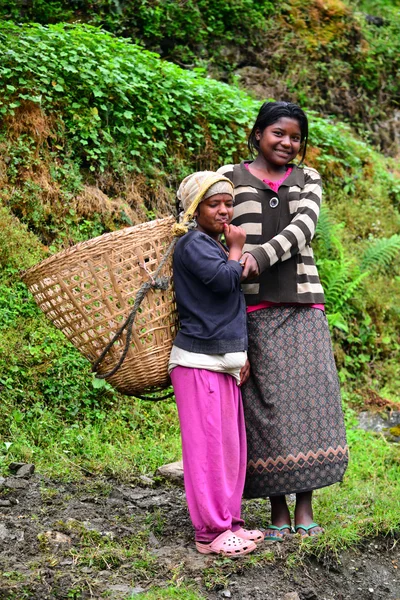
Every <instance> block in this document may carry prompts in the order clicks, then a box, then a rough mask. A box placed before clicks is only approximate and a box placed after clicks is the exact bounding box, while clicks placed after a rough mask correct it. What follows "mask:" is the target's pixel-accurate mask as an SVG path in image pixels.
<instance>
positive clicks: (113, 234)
mask: <svg viewBox="0 0 400 600" xmlns="http://www.w3.org/2000/svg"><path fill="white" fill-rule="evenodd" d="M162 222H166V223H167V222H170V223H171V225H172V224H173V223H175V222H176V219H175V217H174V216H173V215H169V216H167V217H161V218H159V219H153V220H152V221H145V222H144V223H138V224H137V225H132V226H130V227H123V228H122V229H118V230H117V231H109V232H107V233H102V234H101V235H98V236H96V237H94V238H91V239H89V240H84V241H83V242H78V243H77V244H75V245H74V246H71V247H69V248H65V249H64V250H60V251H59V252H57V253H56V254H53V255H52V256H48V257H47V258H45V259H44V260H42V261H40V262H38V263H37V264H36V265H33V266H32V267H29V269H25V270H23V271H20V274H19V275H20V277H21V279H22V280H23V281H24V280H25V278H29V276H30V275H32V274H33V273H35V272H36V271H37V270H39V269H42V268H43V267H47V266H49V265H52V264H53V263H56V262H57V261H59V260H60V259H63V258H67V257H69V256H70V255H73V254H78V253H79V252H80V251H86V250H90V249H92V248H95V247H96V246H97V245H98V244H99V243H100V240H101V241H102V242H103V241H105V240H106V241H109V240H111V241H113V240H116V239H120V238H124V237H127V236H129V235H132V233H134V232H135V231H140V230H141V229H144V228H150V229H153V228H154V227H155V226H156V225H158V224H160V223H162Z"/></svg>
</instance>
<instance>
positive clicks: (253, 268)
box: [240, 252, 260, 281]
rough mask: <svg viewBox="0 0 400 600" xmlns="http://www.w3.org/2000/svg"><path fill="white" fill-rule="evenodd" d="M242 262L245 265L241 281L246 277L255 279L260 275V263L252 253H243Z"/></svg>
mask: <svg viewBox="0 0 400 600" xmlns="http://www.w3.org/2000/svg"><path fill="white" fill-rule="evenodd" d="M240 264H241V265H242V266H243V273H242V277H241V279H240V280H241V281H244V279H254V278H255V277H258V276H259V274H260V269H259V267H258V263H257V261H256V259H255V258H254V256H253V255H252V254H248V253H247V252H246V253H245V254H243V256H242V258H241V259H240Z"/></svg>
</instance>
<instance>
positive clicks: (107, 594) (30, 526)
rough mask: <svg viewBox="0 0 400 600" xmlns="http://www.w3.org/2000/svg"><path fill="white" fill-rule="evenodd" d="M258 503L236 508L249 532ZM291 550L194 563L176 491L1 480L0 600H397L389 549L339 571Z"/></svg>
mask: <svg viewBox="0 0 400 600" xmlns="http://www.w3.org/2000/svg"><path fill="white" fill-rule="evenodd" d="M260 502H264V501H259V502H258V503H257V501H251V502H250V501H249V502H245V506H244V511H245V513H246V515H245V516H246V518H247V522H248V525H249V526H252V525H255V524H256V523H253V522H252V520H253V519H254V518H255V515H257V514H259V511H260V510H263V511H265V510H266V506H265V504H263V505H262V506H261V505H260ZM300 544H301V542H300V541H299V540H298V539H297V538H293V539H292V540H289V541H288V542H285V543H284V544H278V543H268V544H262V545H260V546H259V547H258V549H257V551H256V552H255V553H254V554H251V555H248V556H247V557H243V558H241V559H238V560H236V561H232V560H229V559H225V560H224V559H220V558H216V557H208V556H202V555H199V554H198V553H197V552H196V551H195V549H194V546H193V542H192V530H191V526H190V523H189V519H188V515H187V510H186V504H185V498H184V493H183V489H182V488H181V487H179V486H171V485H170V484H165V483H160V482H157V481H154V480H152V479H150V478H146V477H144V478H142V480H141V481H138V482H136V483H135V484H134V485H126V484H120V483H118V482H114V481H108V480H104V479H96V478H84V479H82V480H81V481H80V482H78V483H68V484H66V483H57V482H55V481H50V480H48V479H46V478H44V477H42V476H40V475H34V476H29V478H15V477H10V478H7V479H3V478H0V599H1V600H24V599H29V600H47V599H49V600H50V599H56V598H57V599H58V598H60V599H61V598H65V599H67V598H68V599H76V600H78V599H88V598H94V599H96V600H103V599H104V600H106V599H112V600H127V599H128V598H129V599H130V598H134V597H136V595H137V597H138V598H140V597H141V594H142V593H143V592H144V591H145V590H148V589H150V588H152V587H154V586H161V587H166V586H168V585H172V584H175V585H181V586H182V587H183V588H186V587H188V586H190V585H191V584H193V585H197V586H199V587H200V589H201V591H202V593H203V595H204V597H205V598H210V599H215V600H216V599H217V598H218V599H221V598H232V599H234V600H250V599H256V600H261V599H262V600H284V599H285V600H289V599H290V600H298V599H300V600H371V599H374V600H380V599H382V600H400V578H399V573H398V571H399V570H400V543H399V544H397V542H396V540H394V539H388V538H386V539H376V540H368V541H365V542H364V543H363V544H362V545H360V546H359V547H357V548H356V549H353V550H352V551H351V552H345V553H343V554H342V555H341V556H340V558H339V562H338V561H337V560H334V559H333V558H332V557H329V556H325V557H324V559H323V560H319V561H318V560H317V559H316V558H315V557H314V558H313V557H311V558H310V557H308V558H303V559H301V556H302V552H301V549H300ZM287 594H289V595H287ZM285 596H286V598H285Z"/></svg>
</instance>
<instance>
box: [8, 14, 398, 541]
mask: <svg viewBox="0 0 400 600" xmlns="http://www.w3.org/2000/svg"><path fill="white" fill-rule="evenodd" d="M19 31H23V36H21V37H19ZM10 32H11V33H10ZM2 33H3V38H2V39H3V43H5V44H7V45H8V49H9V51H10V52H9V55H8V56H9V59H10V60H9V62H8V63H6V64H4V65H2V68H3V71H2V77H3V78H4V79H6V81H5V83H6V85H8V86H10V88H6V89H7V94H8V95H7V96H6V95H5V96H4V97H3V105H2V107H3V109H4V112H3V128H2V130H1V140H0V143H1V145H2V150H3V151H2V157H3V158H2V161H1V169H0V174H1V177H2V189H3V194H2V207H1V212H0V222H1V228H0V260H1V265H2V267H3V271H2V274H1V285H0V315H1V318H0V323H1V325H0V372H1V376H0V385H1V386H2V389H1V400H0V409H1V411H2V414H3V415H4V418H3V420H2V422H1V424H0V436H1V440H2V445H1V446H0V461H1V462H0V465H2V466H3V469H4V472H5V471H6V465H7V464H8V463H9V462H10V461H11V460H32V461H34V462H35V463H36V464H37V467H38V469H39V470H40V471H42V472H44V473H47V474H49V475H52V476H54V477H57V478H71V477H75V478H78V477H80V474H81V468H82V467H83V468H84V469H87V470H89V471H91V472H95V473H99V474H100V473H101V474H104V475H112V476H115V477H117V478H125V479H130V480H132V479H133V478H134V476H135V475H137V474H138V473H140V472H152V471H153V470H154V469H155V468H156V467H157V466H158V465H159V464H160V463H161V462H167V461H169V460H174V459H176V458H178V457H179V432H178V426H177V419H176V412H175V407H174V405H173V404H172V403H162V404H149V403H143V402H141V401H138V400H132V399H128V398H125V397H121V396H119V395H118V394H116V393H115V392H114V391H113V390H112V389H110V388H109V387H108V386H105V387H102V388H100V389H97V388H96V387H94V386H93V384H92V382H91V377H90V369H89V365H88V364H87V363H86V361H84V360H83V359H82V358H81V357H80V356H79V354H78V353H77V351H75V349H73V348H72V347H71V346H70V345H69V344H68V343H67V342H66V341H64V340H63V339H62V337H61V335H60V334H58V333H57V332H56V331H55V330H54V329H53V328H52V327H51V326H49V325H48V324H47V323H46V321H45V319H44V318H43V317H42V316H41V315H40V314H39V311H38V310H37V309H36V308H35V305H34V304H33V302H32V300H31V299H30V297H29V295H28V294H27V292H26V290H25V288H24V286H23V285H22V284H21V283H19V280H18V269H19V268H23V267H27V266H29V265H30V264H32V263H35V262H36V261H37V260H38V259H39V258H40V257H41V256H44V255H46V254H48V253H49V252H52V251H54V250H56V249H57V248H59V247H62V246H66V245H68V244H69V243H71V242H75V241H78V240H79V239H84V238H85V237H91V236H92V235H93V234H96V233H98V232H101V231H105V230H108V229H112V228H116V227H120V226H121V225H122V224H124V216H123V215H125V217H126V216H127V215H128V214H131V215H132V216H134V215H137V218H138V219H140V218H145V215H146V213H147V214H148V213H149V212H150V211H155V212H157V211H161V212H162V211H163V210H164V211H165V210H167V208H168V200H169V201H171V200H172V197H173V193H172V190H173V189H174V187H175V185H176V182H177V179H178V178H179V177H181V176H182V174H184V173H187V172H189V171H190V170H192V169H193V168H196V167H198V166H203V165H204V164H207V166H217V165H218V164H221V163H222V162H225V161H226V160H237V158H238V156H239V155H240V154H241V155H242V156H245V150H244V140H245V130H246V126H247V125H248V124H250V123H251V121H252V119H253V118H254V112H255V110H256V107H257V106H258V103H257V102H255V101H254V100H252V99H251V98H250V97H247V96H246V95H245V94H244V93H241V92H239V91H238V90H237V89H231V88H229V87H228V86H225V85H223V84H220V83H217V82H213V81H210V80H207V79H202V78H200V77H198V76H196V75H193V74H192V73H188V72H186V71H182V70H181V69H179V68H178V67H175V66H173V65H168V64H166V63H160V62H159V61H158V59H157V57H154V56H152V55H147V54H146V53H144V52H142V51H140V50H138V49H137V48H134V47H131V46H130V45H129V44H128V43H126V42H123V41H119V40H115V39H113V38H112V37H111V36H107V35H105V34H101V33H99V32H96V31H95V30H91V29H85V28H81V27H74V28H69V29H67V30H65V31H64V29H63V28H62V27H58V28H55V29H52V30H50V31H49V30H45V29H41V28H39V27H34V28H29V27H27V28H26V29H24V30H18V28H17V29H14V28H13V27H12V26H11V25H9V26H7V28H6V29H5V30H4V29H3V32H2ZM21 39H23V40H24V44H23V45H22V46H21V43H20V40H21ZM40 45H41V46H40ZM38 46H40V48H41V50H42V51H43V52H44V51H45V50H46V51H47V53H48V55H49V57H50V58H49V60H48V63H47V64H46V72H45V73H43V72H40V71H39V70H38V66H40V65H38V63H35V60H34V59H35V55H37V52H38ZM49 49H51V52H50V51H49ZM62 53H64V54H62ZM101 57H104V58H103V59H102V60H100V59H101ZM110 57H112V61H113V65H114V69H113V70H112V71H109V70H108V67H107V65H108V63H109V60H110ZM62 60H64V61H66V62H67V64H69V65H73V66H74V69H75V71H72V73H73V75H71V78H69V75H67V74H66V73H68V71H67V70H66V69H65V65H64V66H63V65H62ZM116 64H118V70H116V68H115V65H116ZM32 65H33V66H34V68H33V66H32ZM95 65H97V67H96V69H97V70H95V71H94V74H93V79H91V78H90V77H89V76H88V73H90V72H91V71H93V69H95ZM60 78H62V81H61V80H60ZM21 80H22V81H23V82H24V83H23V84H21ZM93 81H95V87H96V90H95V93H94V89H93ZM154 83H155V84H156V93H155V92H154V88H153V87H152V84H154ZM58 85H60V86H61V87H62V90H60V89H57V86H58ZM40 86H42V88H41V87H40ZM147 94H149V95H148V96H147ZM39 95H41V99H40V102H39V101H38V100H37V97H38V96H39ZM24 96H25V97H24ZM188 97H189V98H190V102H188V103H187V104H185V103H183V99H184V98H188ZM35 98H36V100H35ZM153 101H154V102H155V105H154V108H153V110H150V111H149V110H148V109H149V107H152V102H153ZM74 104H76V105H77V106H74ZM12 105H14V106H12ZM103 106H104V107H105V108H103ZM166 107H167V108H168V111H169V112H168V113H166V110H167V108H166ZM185 107H186V108H185ZM141 111H143V112H141ZM186 111H187V112H186ZM13 112H14V114H13ZM125 113H126V115H125V118H126V120H127V121H128V123H130V121H131V120H132V119H133V121H134V123H133V125H132V126H131V125H127V126H126V129H124V127H123V125H124V123H125V121H124V114H125ZM144 114H146V119H143V118H141V117H142V115H144ZM90 115H91V117H90V118H89V116H90ZM86 117H87V118H86ZM138 122H141V123H142V125H143V127H144V128H145V137H144V138H140V137H139V138H138V136H136V137H135V136H132V135H131V133H132V130H133V129H134V128H135V125H136V124H137V123H138ZM146 127H148V129H146ZM153 127H155V128H156V131H153V129H152V128H153ZM311 136H312V144H313V146H312V148H311V149H310V154H309V162H310V163H311V164H313V165H314V166H316V167H318V168H319V169H320V170H321V172H322V173H323V176H324V179H325V181H326V198H327V204H328V205H329V206H330V209H331V213H332V215H333V217H334V219H336V220H340V221H344V222H345V223H346V226H345V228H344V229H342V230H335V228H334V227H332V226H331V231H330V232H328V233H326V234H325V236H321V239H320V241H319V242H318V245H317V247H318V248H320V256H321V257H322V256H323V252H324V250H323V242H324V241H325V242H326V241H329V240H332V239H333V237H334V236H333V233H335V235H336V237H338V239H339V246H336V250H331V254H330V255H329V253H328V257H330V260H333V261H336V263H334V265H333V267H334V266H335V264H336V265H340V264H341V263H340V252H342V253H343V252H344V253H345V255H346V256H347V258H348V260H350V261H352V264H353V265H355V266H357V264H358V262H359V258H360V255H361V254H362V253H363V250H364V249H365V248H366V247H367V246H368V244H370V243H371V241H374V240H375V239H377V238H381V237H389V236H391V235H393V234H398V233H399V232H400V224H399V223H400V221H399V213H398V202H399V196H398V194H399V180H398V178H397V177H396V175H395V174H394V164H393V163H391V162H390V161H388V160H387V159H385V158H384V157H382V156H380V155H379V154H378V153H376V152H374V151H373V150H372V149H371V148H369V147H368V146H367V145H366V144H365V143H364V142H361V141H360V140H358V139H357V138H355V137H354V136H353V134H352V133H351V131H349V130H348V129H347V128H345V127H343V126H339V125H337V124H335V123H334V122H328V121H326V120H325V119H321V118H319V117H318V116H317V115H314V116H313V118H312V128H311ZM143 139H146V140H147V141H148V140H149V139H151V140H152V143H151V144H147V143H146V144H145V145H144V144H143ZM82 140H84V141H86V144H82ZM110 146H112V152H111V154H107V148H108V147H110ZM135 153H136V154H135ZM149 156H152V157H153V158H156V159H157V160H156V161H152V163H151V169H148V164H149ZM173 163H174V164H175V167H174V171H173V173H172V177H171V175H170V173H169V167H171V166H172V164H173ZM177 165H178V167H177ZM146 176H147V178H148V179H147V180H146V179H145V177H146ZM140 177H142V179H140ZM168 184H169V185H168ZM132 185H136V187H137V188H138V189H140V190H141V193H139V192H138V196H135V198H134V199H132V198H131V197H129V195H128V190H129V189H130V187H131V186H132ZM140 185H142V187H140ZM84 186H86V187H84ZM94 186H97V188H98V189H100V191H101V192H102V193H103V194H104V196H105V198H106V199H108V201H109V202H114V205H113V206H114V212H113V210H112V206H111V205H110V204H107V201H106V200H104V198H103V197H102V198H103V200H104V203H103V205H102V210H101V211H96V210H93V209H91V210H92V212H90V207H89V208H88V206H87V204H88V202H87V203H86V205H84V206H82V202H81V203H79V202H77V201H76V199H77V197H78V196H79V195H80V194H82V189H86V191H87V190H89V191H90V190H92V192H93V189H92V188H93V187H94ZM151 186H153V188H152V187H151ZM154 186H155V188H156V189H157V190H159V191H160V192H161V191H162V193H163V194H164V196H163V197H164V198H165V200H164V204H163V205H162V206H161V207H160V206H157V204H156V203H154V204H152V199H153V198H154ZM171 188H172V189H171ZM89 191H87V193H88V194H89ZM60 197H61V198H62V202H57V200H59V199H60ZM138 197H139V200H138ZM141 204H143V206H144V208H143V209H142V210H143V212H142V213H140V212H139V213H138V210H139V209H138V205H139V207H140V206H141ZM129 210H130V211H132V212H131V213H129ZM85 211H86V212H85ZM13 215H17V217H18V220H16V219H17V217H16V216H13ZM27 228H28V229H27ZM338 248H339V250H338ZM349 268H350V267H349ZM352 268H353V267H352ZM354 268H355V267H354ZM349 273H350V275H349V277H350V276H351V274H352V273H351V272H350V271H349ZM399 275H400V273H399V271H398V270H396V269H393V268H392V270H391V271H389V272H385V271H384V270H382V272H380V271H377V272H375V273H374V277H371V278H370V279H369V280H368V286H367V287H366V288H364V292H361V288H360V293H359V294H358V295H357V294H354V295H355V296H356V297H355V299H354V300H353V301H351V302H349V303H348V304H347V305H346V309H343V308H342V313H343V318H344V320H345V323H346V326H347V333H344V332H343V330H335V346H336V352H337V356H338V361H339V366H340V367H341V376H342V378H343V380H344V381H345V383H346V388H345V389H346V398H348V399H351V400H352V401H354V400H356V399H358V400H359V402H362V396H361V395H360V394H357V389H360V388H362V389H368V388H370V387H372V388H374V389H376V390H377V391H379V390H381V389H382V388H386V392H387V393H388V394H389V395H390V396H391V397H392V398H393V399H396V398H395V390H396V389H397V387H398V386H397V383H398V382H399V381H400V376H399V370H398V369H399V360H398V355H399V347H400V344H399V339H398V331H399V327H398V326H399V316H400V300H399V299H400V292H399V281H400V278H399ZM350 279H351V277H350ZM348 283H349V282H348ZM342 286H346V281H344V283H343V282H342ZM343 289H347V288H346V287H344V288H343V287H342V288H339V292H340V290H342V291H343ZM333 298H334V296H333V294H332V302H333ZM368 312H369V313H370V314H371V316H370V317H369V316H368V314H367V313H368ZM368 319H370V320H368ZM362 356H364V358H362ZM360 357H361V358H360ZM365 357H367V358H365ZM354 426H355V422H354V418H353V414H352V412H351V411H350V410H348V427H349V441H350V443H351V447H352V463H351V467H350V469H349V471H348V474H347V476H346V480H345V482H344V484H343V485H341V486H334V487H332V488H328V489H326V490H321V491H320V492H318V493H317V494H316V498H317V500H316V512H317V514H316V516H317V518H318V519H320V521H321V522H323V523H324V524H326V525H327V528H328V534H327V536H325V537H324V538H323V539H321V542H320V544H321V551H322V549H323V548H331V547H333V548H336V549H338V548H339V549H340V548H341V547H344V546H346V545H348V544H351V543H353V542H354V541H356V540H357V539H359V537H360V536H364V535H370V534H373V533H376V532H378V531H381V532H385V533H389V532H391V531H393V530H394V529H395V528H396V527H397V526H398V514H399V510H398V508H399V505H398V502H399V500H398V499H399V497H400V494H399V491H400V490H399V482H398V476H397V474H398V468H399V453H398V448H397V447H396V446H395V445H388V444H387V443H386V442H385V441H384V440H383V439H381V438H376V437H375V436H374V435H372V434H367V433H363V432H359V431H357V430H356V429H354ZM154 439H157V444H156V445H155V444H154ZM371 456H372V457H373V460H372V461H371ZM371 497H373V502H370V500H371ZM343 507H344V509H343ZM262 518H263V519H264V520H265V514H264V515H263V516H262ZM344 522H345V523H346V525H347V526H346V527H345V528H343V527H341V525H342V524H343V523H344Z"/></svg>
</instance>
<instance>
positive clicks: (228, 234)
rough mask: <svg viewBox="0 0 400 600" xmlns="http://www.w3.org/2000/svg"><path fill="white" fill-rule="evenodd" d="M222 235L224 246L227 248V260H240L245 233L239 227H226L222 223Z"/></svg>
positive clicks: (225, 224)
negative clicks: (223, 236)
mask: <svg viewBox="0 0 400 600" xmlns="http://www.w3.org/2000/svg"><path fill="white" fill-rule="evenodd" d="M224 235H225V241H226V245H227V246H228V248H229V256H228V259H229V260H237V261H239V260H240V257H241V256H242V250H243V246H244V243H245V241H246V232H245V230H244V229H242V228H241V227H236V225H228V223H224Z"/></svg>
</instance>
